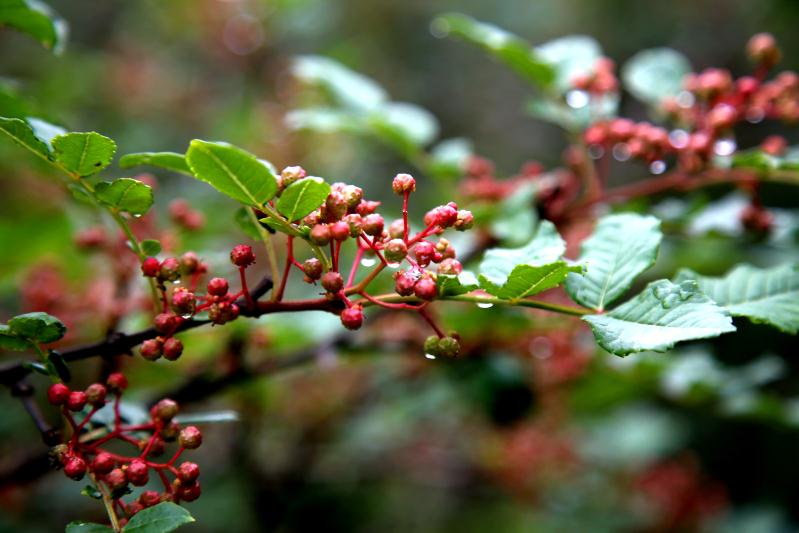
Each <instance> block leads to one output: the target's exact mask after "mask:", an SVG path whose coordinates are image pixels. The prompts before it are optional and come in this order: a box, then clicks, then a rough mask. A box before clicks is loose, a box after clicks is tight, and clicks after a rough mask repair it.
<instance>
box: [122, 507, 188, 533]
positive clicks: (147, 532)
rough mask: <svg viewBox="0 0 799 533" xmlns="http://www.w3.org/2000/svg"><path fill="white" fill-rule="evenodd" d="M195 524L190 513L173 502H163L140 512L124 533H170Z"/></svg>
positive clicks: (125, 528) (129, 522)
mask: <svg viewBox="0 0 799 533" xmlns="http://www.w3.org/2000/svg"><path fill="white" fill-rule="evenodd" d="M191 522H194V518H193V517H192V516H191V514H189V512H188V511H187V510H186V509H184V508H183V507H181V506H180V505H176V504H174V503H172V502H162V503H159V504H158V505H154V506H152V507H148V508H147V509H144V510H142V511H139V512H138V513H136V514H135V515H133V517H132V518H131V519H130V521H128V523H127V525H126V526H125V527H124V528H122V531H123V532H124V533H169V532H170V531H174V530H176V529H177V528H179V527H180V526H182V525H185V524H189V523H191Z"/></svg>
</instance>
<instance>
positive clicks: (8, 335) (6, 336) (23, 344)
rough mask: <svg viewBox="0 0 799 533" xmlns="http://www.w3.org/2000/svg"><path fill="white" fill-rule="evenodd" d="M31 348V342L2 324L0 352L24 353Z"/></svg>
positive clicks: (0, 325)
mask: <svg viewBox="0 0 799 533" xmlns="http://www.w3.org/2000/svg"><path fill="white" fill-rule="evenodd" d="M30 347H31V344H30V342H28V341H27V340H26V339H25V338H23V337H20V336H18V335H17V334H15V333H14V332H13V331H11V328H10V327H8V326H7V325H5V324H0V350H14V351H15V352H22V351H25V350H27V349H29V348H30Z"/></svg>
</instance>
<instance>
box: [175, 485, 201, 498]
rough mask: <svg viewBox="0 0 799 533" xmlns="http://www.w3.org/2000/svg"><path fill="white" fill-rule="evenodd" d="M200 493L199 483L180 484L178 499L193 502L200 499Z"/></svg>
mask: <svg viewBox="0 0 799 533" xmlns="http://www.w3.org/2000/svg"><path fill="white" fill-rule="evenodd" d="M201 493H202V491H201V490H200V483H199V482H198V481H195V482H194V483H187V484H183V483H181V485H180V498H181V499H182V500H186V501H187V502H193V501H194V500H196V499H197V498H199V497H200V494H201Z"/></svg>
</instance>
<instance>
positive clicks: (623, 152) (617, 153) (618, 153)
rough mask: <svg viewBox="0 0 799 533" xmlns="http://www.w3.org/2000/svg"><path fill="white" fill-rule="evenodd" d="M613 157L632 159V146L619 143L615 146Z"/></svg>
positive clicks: (616, 158)
mask: <svg viewBox="0 0 799 533" xmlns="http://www.w3.org/2000/svg"><path fill="white" fill-rule="evenodd" d="M613 159H615V160H616V161H622V162H623V161H627V160H628V159H630V148H629V147H628V146H627V143H617V144H615V145H614V146H613Z"/></svg>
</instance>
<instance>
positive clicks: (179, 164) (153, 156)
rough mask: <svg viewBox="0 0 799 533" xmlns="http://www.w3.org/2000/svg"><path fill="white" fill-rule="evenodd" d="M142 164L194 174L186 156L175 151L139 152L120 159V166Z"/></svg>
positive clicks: (126, 166)
mask: <svg viewBox="0 0 799 533" xmlns="http://www.w3.org/2000/svg"><path fill="white" fill-rule="evenodd" d="M141 165H149V166H151V167H159V168H165V169H167V170H171V171H173V172H178V173H180V174H186V175H187V176H193V175H194V174H192V173H191V169H190V168H189V165H188V164H187V163H186V156H184V155H183V154H178V153H175V152H139V153H135V154H127V155H123V156H122V158H121V159H120V160H119V166H120V168H132V167H137V166H141Z"/></svg>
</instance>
